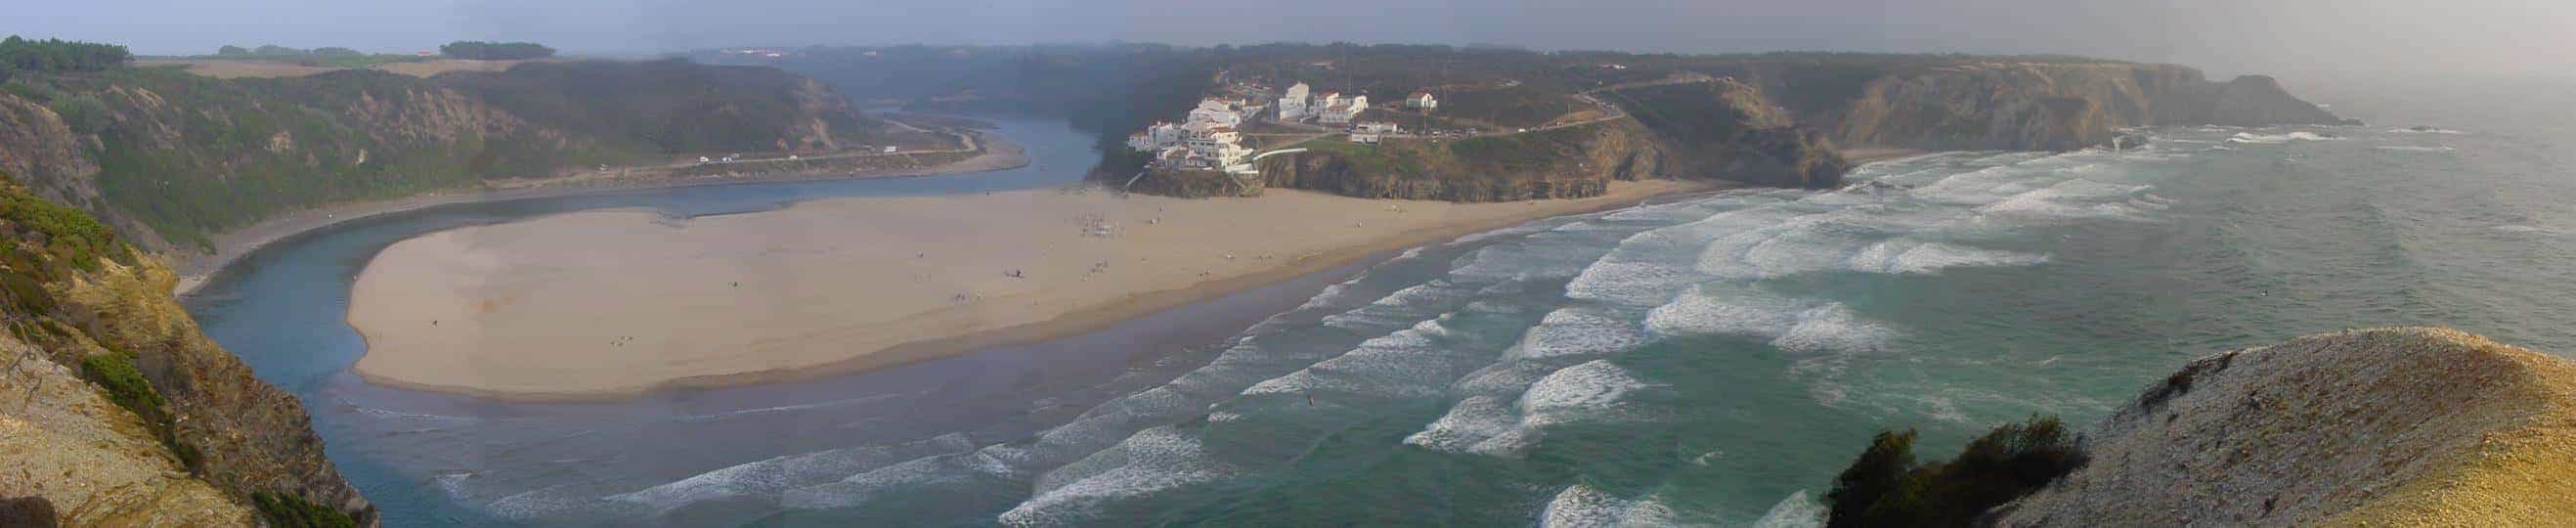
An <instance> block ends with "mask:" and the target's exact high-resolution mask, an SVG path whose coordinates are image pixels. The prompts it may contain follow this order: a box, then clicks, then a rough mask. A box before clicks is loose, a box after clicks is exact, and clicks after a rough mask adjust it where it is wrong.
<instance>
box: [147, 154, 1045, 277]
mask: <svg viewBox="0 0 2576 528" xmlns="http://www.w3.org/2000/svg"><path fill="white" fill-rule="evenodd" d="M962 133H964V134H967V135H969V136H971V137H973V138H974V139H973V141H975V145H976V148H977V150H979V151H980V152H979V153H977V154H976V155H975V156H974V157H969V158H966V159H963V160H958V161H953V162H949V163H944V164H940V165H935V166H931V167H924V168H915V169H900V170H891V171H861V172H855V173H814V172H782V173H765V174H753V175H741V176H711V177H710V176H698V177H685V176H684V177H655V178H635V179H606V180H587V181H565V182H548V181H546V180H536V181H534V182H532V183H530V184H528V185H526V186H521V187H511V188H503V189H483V190H452V191H433V192H430V193H426V194H418V195H413V196H407V197H402V198H393V199H387V200H366V201H355V202H342V203H336V204H330V205H323V206H319V207H313V208H309V209H302V210H298V211H295V212H291V213H287V214H283V215H279V216H275V217H271V218H268V219H266V220H261V221H259V222H258V223H254V224H251V225H249V226H245V227H242V228H240V229H233V230H229V231H224V232H222V233H217V234H215V235H214V236H213V237H211V238H212V239H213V240H214V244H215V252H214V253H212V254H206V253H197V252H193V251H182V252H172V253H165V254H162V255H160V256H161V258H163V259H166V260H169V261H171V262H172V264H173V266H172V267H173V268H175V269H176V270H177V271H178V275H179V282H178V284H177V286H176V287H175V288H174V289H173V291H172V292H171V294H172V295H173V296H183V297H184V296H187V295H190V294H194V293H196V291H197V289H198V288H199V287H202V286H205V284H206V282H207V281H209V280H211V279H212V278H213V277H214V276H215V275H216V274H220V273H222V272H223V271H224V268H227V267H230V266H232V265H233V263H235V262H240V261H241V259H242V258H243V257H248V256H250V255H251V254H253V253H257V252H259V250H260V249H262V248H266V247H268V246H269V245H271V244H275V243H277V242H278V241H282V240H288V239H291V238H294V237H297V236H302V235H304V234H307V233H311V232H315V231H319V230H321V229H323V228H326V227H331V226H334V225H339V224H341V223H345V222H351V221H356V220H361V219H366V218H374V217H378V216H384V215H389V214H395V213H404V212H411V211H417V210H421V209H428V208H432V207H439V206H447V205H458V204H472V203H489V202H504V201H511V200H525V199H534V198H554V197H562V196H573V195H581V194H591V193H611V192H623V191H636V190H649V189H673V188H682V187H701V186H714V185H736V184H751V183H779V182H800V181H829V180H870V179H889V178H920V177H930V176H944V175H951V174H971V173H979V172H992V171H1001V170H1010V169H1016V168H1020V167H1025V166H1028V165H1029V164H1030V163H1032V162H1033V160H1031V159H1030V158H1029V157H1028V155H1027V153H1026V152H1025V151H1024V150H1023V149H1022V148H1021V147H1020V145H1018V144H1016V143H1012V142H1010V141H1009V140H1006V139H1002V138H1001V137H999V136H997V135H994V134H990V133H986V131H982V130H967V131H963V132H962Z"/></svg>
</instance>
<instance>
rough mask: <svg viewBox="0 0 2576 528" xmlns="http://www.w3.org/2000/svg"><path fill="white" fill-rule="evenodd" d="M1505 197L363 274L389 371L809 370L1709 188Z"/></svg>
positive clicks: (887, 211)
mask: <svg viewBox="0 0 2576 528" xmlns="http://www.w3.org/2000/svg"><path fill="white" fill-rule="evenodd" d="M1709 188H1711V187H1709V186H1707V185H1706V184H1696V183H1682V182H1670V181H1652V182H1633V183H1632V182H1620V183H1619V184H1618V185H1616V186H1614V187H1612V188H1611V194H1610V195H1608V196H1603V197H1599V198H1592V199H1584V200H1549V201H1537V202H1511V203H1489V204H1453V203H1447V202H1420V201H1392V200H1366V199H1355V198H1346V197H1339V196H1332V195H1326V194H1320V193H1311V192H1303V191H1288V190H1274V191H1271V192H1270V193H1268V194H1267V195H1265V196H1261V197H1256V198H1224V199H1206V200H1184V199H1171V198H1160V197H1148V196H1127V197H1121V196H1114V195H1110V194H1108V193H1103V192H1096V191H1095V192H1068V191H1055V190H1036V191H1017V192H1006V193H995V194H986V195H964V196H938V197H906V198H851V199H835V200H821V201H814V202H806V203H802V204H798V205H796V206H793V207H790V208H788V209H784V210H778V211H768V212H759V213H749V214H740V215H727V216H714V217H702V218H696V219H689V220H672V219H666V218H663V217H661V216H659V215H657V214H655V213H652V212H646V211H593V212H581V213H573V214H566V215H559V216H552V217H545V218H539V219H534V220H528V221H522V222H514V223H507V224H499V225H490V226H478V227H468V228H462V229H456V230H450V231H443V232H438V233H432V234H429V235H424V236H421V237H416V238H413V239H409V240H405V241H402V242H399V243H396V244H394V245H393V246H392V247H389V248H387V249H385V250H384V251H383V252H382V253H380V254H379V255H377V257H376V258H375V260H374V261H372V262H371V263H370V264H369V265H368V266H367V267H366V268H365V271H363V272H361V273H360V275H359V276H358V279H357V282H356V284H355V285H354V286H353V287H352V291H351V298H350V312H349V321H350V323H351V325H352V326H353V327H355V328H357V329H358V331H359V332H360V333H361V334H362V335H364V336H365V337H366V339H367V342H368V351H367V354H366V355H365V356H364V357H363V358H361V359H359V361H358V363H357V365H356V366H355V367H354V370H355V371H356V372H357V373H358V374H359V375H360V376H362V377H364V378H366V379H367V380H368V381H369V382H372V383H377V384H382V385H389V386H396V387H403V388H410V389H419V390H430V391H439V392H450V393H462V394H470V395H476V396H482V397H489V398H503V399H514V400H585V399H616V398H622V397H629V396H633V395H636V394H641V393H646V392H652V391H656V390H664V389H675V388H687V387H709V386H724V385H739V384H752V383H762V382H769V381H779V380H790V379H808V378H814V377H821V376H829V375H835V374H842V373H847V372H852V371H857V370H865V369H870V368H876V367H882V366H888V365H894V364H902V363H908V362H913V361H920V360H924V359H930V358H935V357H941V356H946V355H953V354H957V353H962V352H967V351H972V350H976V349H980V348H986V347H992V346H1002V345H1011V344H1019V343H1028V342H1035V341H1041V340H1045V339H1049V338H1053V337H1058V336H1062V335H1067V334H1072V333H1077V332H1081V331H1085V330H1090V329H1094V328H1099V327H1103V326H1106V325H1110V324H1113V323H1116V322H1118V321H1121V320H1124V319H1128V318H1131V317H1135V316H1140V315H1144V314H1148V313H1153V312H1156V311H1160V310H1165V309H1169V308H1172V307H1176V306H1181V305H1184V304H1187V303H1190V302H1195V301H1198V300H1203V299H1207V298H1212V297H1215V296H1218V295H1222V294H1224V293H1226V292H1230V291H1236V290H1241V289H1245V288H1250V287H1254V286H1258V285H1262V284H1268V283H1272V282H1276V281H1279V280H1282V279H1286V278H1290V277H1295V276H1298V275H1302V274H1306V273H1311V272H1314V271H1317V270H1322V269H1326V268H1330V267H1333V266H1336V265H1340V264H1344V263H1348V262H1351V261H1354V260H1357V259H1360V258H1364V257H1366V256H1368V255H1371V254H1378V253H1384V252H1389V251H1395V250H1400V249H1403V248H1407V247H1412V246H1417V245H1421V244H1426V243H1432V242H1437V241H1441V240H1446V239H1449V238H1455V237H1457V236H1461V235H1465V234H1469V233H1474V232H1478V231H1484V230H1490V229H1494V228H1499V227H1503V226H1508V225H1511V224H1514V223H1518V222H1522V221H1526V220H1530V219H1536V218H1542V217H1547V216H1555V215H1563V214H1572V213H1577V212H1584V211H1591V210H1600V209H1608V208H1616V207H1621V206H1627V205H1632V204H1635V203H1637V202H1639V201H1640V200H1643V199H1645V198H1648V197H1651V196H1655V195H1659V194H1669V193H1675V192H1687V191H1693V190H1702V189H1709Z"/></svg>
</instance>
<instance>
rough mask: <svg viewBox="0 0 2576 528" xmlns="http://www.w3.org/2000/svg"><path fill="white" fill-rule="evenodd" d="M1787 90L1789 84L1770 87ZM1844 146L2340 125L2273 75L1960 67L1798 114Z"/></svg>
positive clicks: (1895, 77) (1904, 78) (2050, 142)
mask: <svg viewBox="0 0 2576 528" xmlns="http://www.w3.org/2000/svg"><path fill="white" fill-rule="evenodd" d="M1773 82H1774V83H1777V84H1781V85H1783V87H1785V88H1787V89H1798V88H1800V87H1799V86H1797V85H1795V83H1790V82H1787V81H1773ZM1804 117H1805V118H1806V119H1807V120H1808V121H1810V122H1812V123H1816V124H1817V125H1818V126H1819V127H1820V128H1823V129H1827V130H1831V131H1832V133H1833V135H1834V137H1835V139H1837V140H1839V141H1841V142H1842V143H1843V144H1846V145H1860V146H1883V147H1906V148H1921V149H2004V150H2072V149H2078V148H2084V147H2089V146H2096V145H2105V144H2108V143H2109V142H2110V139H2111V136H2112V134H2113V133H2115V132H2116V131H2117V130H2118V129H2120V128H2124V127H2140V126H2196V125H2225V126H2262V125H2295V124H2347V123H2353V122H2352V121H2349V120H2345V119H2342V118H2338V117H2335V116H2334V115H2333V114H2331V113H2328V112H2326V111H2325V110H2324V109H2321V108H2318V107H2317V106H2316V105H2313V104H2309V103H2308V102H2306V101H2302V100H2299V98H2297V97H2295V96H2292V95H2290V94H2289V92H2288V91H2286V90H2283V89H2282V88H2281V85H2280V83H2279V82H2278V81H2275V80H2273V79H2272V78H2270V77H2263V76H2245V77H2238V78H2236V79H2234V80H2231V81H2228V82H2223V83H2220V82H2210V81H2208V80H2206V79H2204V78H2203V77H2202V76H2201V73H2200V71H2199V70H2196V69H2192V68H2187V67H2182V66H2175V65H2169V64H2126V63H1965V64H1955V65H1945V66H1939V67H1931V68H1924V69H1920V70H1917V71H1911V72H1902V73H1891V74H1889V75H1885V76H1882V77H1877V78H1875V79H1874V80H1871V81H1868V82H1867V83H1865V84H1863V85H1862V88H1861V89H1860V91H1859V92H1858V93H1856V94H1854V95H1853V96H1851V97H1850V98H1849V99H1848V100H1847V102H1846V103H1844V104H1842V105H1839V106H1833V107H1826V108H1821V109H1818V110H1817V111H1814V112H1813V113H1812V114H1811V115H1807V116H1804Z"/></svg>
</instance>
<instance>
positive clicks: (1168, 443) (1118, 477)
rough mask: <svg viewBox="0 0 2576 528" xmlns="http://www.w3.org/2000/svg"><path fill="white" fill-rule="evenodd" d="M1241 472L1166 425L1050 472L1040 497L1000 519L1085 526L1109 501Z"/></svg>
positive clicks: (1013, 523) (1021, 523)
mask: <svg viewBox="0 0 2576 528" xmlns="http://www.w3.org/2000/svg"><path fill="white" fill-rule="evenodd" d="M1237 473H1240V470H1239V469H1237V468H1236V467H1235V466H1233V465H1232V464H1228V463H1226V462H1224V461H1222V460H1220V459H1218V458H1217V457H1215V456H1212V455H1210V454H1209V453H1208V452H1207V449H1206V446H1205V445H1204V443H1203V442H1202V441H1201V439H1200V438H1199V437H1198V436H1196V435H1195V434H1193V433H1190V432H1186V431H1182V430H1180V429H1177V428H1174V427H1171V426H1163V427H1155V428H1152V429H1146V430H1143V431H1138V432H1137V433H1136V435H1135V436H1131V437H1128V438H1127V440H1126V441H1123V442H1119V443H1118V445H1117V446H1116V447H1112V448H1110V449H1106V450H1102V451H1101V452H1099V453H1094V454H1092V456H1090V457H1085V458H1084V459H1082V460H1081V461H1077V462H1075V463H1073V464H1069V465H1066V466H1065V467H1063V468H1059V469H1057V470H1055V471H1049V472H1047V473H1046V474H1045V475H1044V476H1041V477H1039V478H1038V482H1037V486H1036V489H1037V493H1036V495H1034V496H1032V497H1030V498H1029V500H1027V501H1024V502H1021V503H1020V504H1019V505H1017V506H1014V507H1012V508H1011V509H1010V511H1006V512H1002V514H1001V516H1000V517H998V518H996V519H995V520H996V521H998V522H1000V523H1002V524H1006V525H1011V526H1055V525H1063V524H1071V523H1077V522H1081V521H1082V520H1083V519H1085V518H1089V517H1091V516H1092V515H1093V514H1095V513H1096V512H1095V509H1096V508H1098V507H1100V506H1101V505H1102V504H1103V503H1107V502H1111V501H1115V500H1119V499H1125V498H1132V497H1138V496H1143V495H1146V494H1150V493H1154V492H1158V491H1164V490H1170V489H1175V488H1180V487H1183V486H1190V485H1196V484H1204V483H1208V482H1214V481H1217V480H1220V479H1224V478H1226V477H1229V476H1232V475H1234V474H1237Z"/></svg>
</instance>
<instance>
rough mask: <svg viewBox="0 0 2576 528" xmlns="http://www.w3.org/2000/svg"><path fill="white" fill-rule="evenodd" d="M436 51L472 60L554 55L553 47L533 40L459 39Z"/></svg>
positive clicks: (532, 57)
mask: <svg viewBox="0 0 2576 528" xmlns="http://www.w3.org/2000/svg"><path fill="white" fill-rule="evenodd" d="M438 52H439V53H440V54H444V55H447V56H449V57H454V58H459V59H474V60H519V59H538V58H545V57H552V56H554V55H555V50H554V48H549V47H545V46H543V45H539V44H537V43H534V42H483V41H473V40H460V41H456V42H450V43H447V45H445V46H439V47H438Z"/></svg>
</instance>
